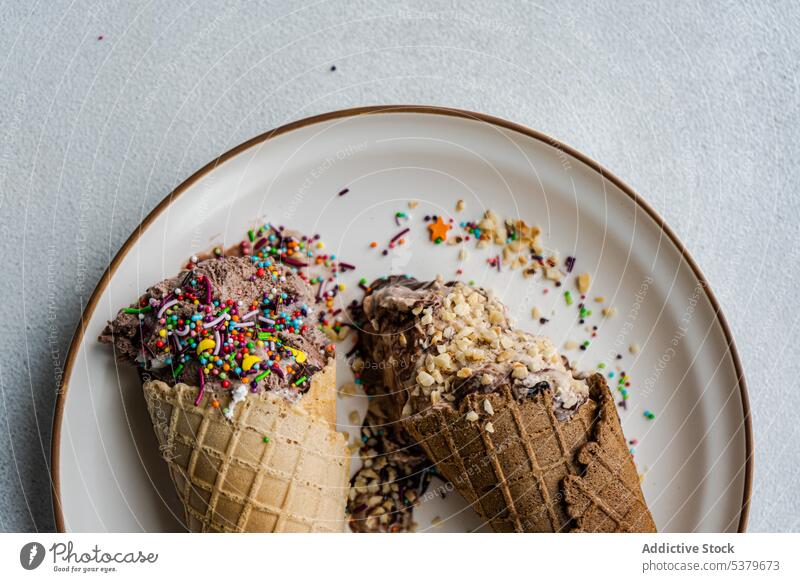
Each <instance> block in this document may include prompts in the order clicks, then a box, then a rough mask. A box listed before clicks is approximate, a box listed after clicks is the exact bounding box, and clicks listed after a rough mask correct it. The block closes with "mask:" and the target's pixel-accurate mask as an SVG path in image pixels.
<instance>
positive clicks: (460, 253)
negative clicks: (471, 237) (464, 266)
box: [458, 248, 469, 261]
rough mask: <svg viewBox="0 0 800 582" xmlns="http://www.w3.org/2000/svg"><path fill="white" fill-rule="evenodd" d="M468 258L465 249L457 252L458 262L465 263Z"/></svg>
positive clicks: (467, 252)
mask: <svg viewBox="0 0 800 582" xmlns="http://www.w3.org/2000/svg"><path fill="white" fill-rule="evenodd" d="M468 258H469V251H467V249H465V248H462V249H461V250H460V251H458V260H459V261H466V260H467V259H468Z"/></svg>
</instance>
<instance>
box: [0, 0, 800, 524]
mask: <svg viewBox="0 0 800 582" xmlns="http://www.w3.org/2000/svg"><path fill="white" fill-rule="evenodd" d="M756 4H758V6H756ZM761 4H762V3H753V2H700V1H694V2H664V3H659V2H641V3H640V2H636V3H634V2H619V3H616V2H588V1H587V2H583V1H570V2H564V1H559V2H552V3H551V2H543V3H540V4H534V3H532V2H502V3H501V2H486V1H483V2H425V3H423V2H417V1H396V2H368V1H359V2H325V1H321V2H313V3H312V2H296V3H294V2H291V3H290V2H252V1H251V2H245V1H241V2H233V1H228V2H219V3H217V2H214V3H212V2H203V1H199V2H189V1H182V0H170V1H162V2H155V1H154V2H101V1H99V0H97V1H94V2H91V1H90V2H84V1H75V2H59V1H55V0H47V1H44V2H34V1H14V0H10V1H6V2H3V4H2V8H0V221H2V222H0V226H1V227H2V245H3V247H2V251H3V255H4V256H5V257H6V260H7V263H6V266H5V267H4V268H3V270H2V275H1V280H0V297H1V298H2V301H3V310H2V311H3V314H4V317H3V320H4V323H3V325H2V326H0V346H2V348H0V349H2V360H0V388H1V389H2V405H1V406H0V433H1V434H2V445H1V446H0V466H2V471H0V530H3V531H15V530H34V529H36V530H49V529H52V527H53V522H52V510H51V505H50V490H49V476H48V463H49V460H48V458H49V445H50V436H51V435H50V432H51V422H52V415H53V408H54V394H55V377H56V374H57V368H58V366H59V365H60V363H61V362H63V359H64V357H65V352H66V347H67V345H68V343H69V340H70V337H71V335H72V332H73V330H74V328H75V325H76V322H77V320H78V317H79V314H80V312H81V310H82V304H83V303H84V302H85V301H86V299H87V298H88V296H89V294H90V293H91V291H92V289H93V288H94V286H95V284H96V283H97V281H98V279H99V277H100V274H101V273H102V271H103V269H104V268H105V267H106V265H107V264H108V262H109V260H110V258H111V257H112V256H113V255H114V253H115V252H116V251H117V249H118V248H119V247H120V245H121V244H122V242H123V240H124V239H125V238H126V237H127V236H128V235H129V234H130V232H131V231H132V230H133V229H134V227H135V226H136V225H137V224H138V223H139V221H140V220H141V219H142V218H143V216H144V215H145V214H146V213H147V212H148V211H149V210H150V209H152V208H153V206H154V205H155V204H156V203H157V202H158V201H159V200H160V199H161V198H162V197H163V196H165V195H166V194H167V193H168V192H169V191H170V190H171V189H172V188H173V187H175V186H176V185H177V184H178V183H179V182H180V181H181V180H183V179H184V178H185V177H186V176H188V175H189V174H190V173H192V172H193V171H194V170H195V169H197V168H199V167H200V166H201V165H203V164H205V163H206V162H207V161H209V160H211V159H212V158H214V157H215V156H217V155H218V154H220V153H222V152H224V151H225V150H227V149H229V148H230V147H232V146H234V145H236V144H238V143H239V142H241V141H243V140H245V139H247V138H249V137H251V136H253V135H255V134H258V133H261V132H263V131H264V130H266V129H268V128H271V127H274V126H277V125H280V124H283V123H285V122H287V121H290V120H294V119H298V118H301V117H305V116H307V115H310V114H314V113H320V112H324V111H329V110H333V109H340V108H345V107H351V106H355V105H366V104H378V103H424V104H435V105H446V106H453V107H461V108H466V109H472V110H476V111H482V112H486V113H491V114H494V115H498V116H501V117H505V118H508V119H511V120H514V121H518V122H521V123H523V124H527V125H529V126H531V127H534V128H537V129H539V130H541V131H544V132H546V133H548V134H550V135H552V136H555V137H557V138H559V139H561V140H563V141H565V142H566V143H568V144H570V145H572V146H574V147H576V148H578V149H579V150H581V151H583V152H585V153H586V154H588V155H589V156H591V157H593V158H595V159H597V160H599V161H600V162H601V163H603V164H604V165H606V166H607V167H608V168H610V169H611V170H612V171H614V172H615V173H616V174H618V175H619V176H621V177H622V178H623V179H624V180H626V181H627V182H628V183H629V184H631V185H632V186H633V187H634V188H635V189H636V190H638V191H639V192H640V193H641V194H642V195H643V196H644V197H645V198H646V199H647V200H648V201H649V202H650V203H651V204H652V205H654V206H655V208H656V209H657V210H658V211H659V212H660V213H661V214H662V215H663V216H664V217H665V218H666V220H667V221H668V222H669V223H670V224H671V225H672V226H673V228H674V229H675V230H676V231H677V233H678V235H679V236H680V237H681V238H682V239H683V241H684V242H685V243H686V245H687V246H688V248H689V250H690V251H691V252H692V253H693V255H694V257H695V258H696V259H697V261H698V262H699V264H700V266H701V267H702V269H703V270H704V271H705V273H706V275H707V276H708V279H709V280H710V282H711V285H712V288H713V289H714V290H715V291H716V293H717V295H718V297H719V299H720V301H721V303H722V306H723V309H724V311H725V313H726V314H727V316H728V319H729V321H730V323H731V325H732V327H733V331H734V333H735V336H736V338H737V341H738V346H739V349H740V352H741V356H742V359H743V362H744V366H745V372H746V374H747V376H748V380H749V384H750V397H751V401H752V406H753V413H754V426H755V440H756V473H755V486H754V491H753V507H752V513H751V520H750V530H751V531H770V530H778V531H781V530H798V529H800V510H798V507H800V493H799V492H800V489H798V487H797V483H798V481H800V448H799V447H798V446H797V442H796V441H795V438H796V437H797V436H798V431H797V421H796V414H797V411H798V409H800V387H799V386H798V382H797V380H796V378H797V375H798V372H800V366H799V365H798V358H797V353H796V352H795V351H794V349H795V348H796V342H797V339H798V330H797V323H798V309H797V307H796V299H795V296H796V289H797V285H798V283H800V277H798V275H800V264H798V218H800V196H798V193H797V184H798V183H800V175H799V173H800V164H798V158H799V157H800V155H799V154H800V132H798V131H797V129H798V114H799V112H798V91H797V88H798V87H797V85H798V79H797V74H798V62H800V61H799V60H798V48H799V47H800V41H798V36H797V30H798V24H800V9H799V8H798V5H797V3H792V2H788V1H787V2H775V3H773V5H772V6H771V7H766V6H762V5H761ZM101 35H102V37H103V38H102V40H99V39H98V37H99V36H101ZM333 63H335V64H336V66H337V71H336V72H331V71H330V70H329V69H330V66H331V64H333ZM53 243H55V248H56V249H57V251H56V252H49V250H48V249H50V248H51V247H52V245H53Z"/></svg>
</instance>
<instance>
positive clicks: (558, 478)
mask: <svg viewBox="0 0 800 582" xmlns="http://www.w3.org/2000/svg"><path fill="white" fill-rule="evenodd" d="M589 383H590V398H589V400H587V401H586V402H585V403H584V404H583V405H582V406H581V407H580V408H579V409H578V410H577V412H576V413H575V414H574V415H573V416H572V417H571V418H570V419H569V420H558V419H557V418H556V417H555V414H554V412H553V404H552V396H551V395H550V391H549V390H545V391H543V392H542V393H540V394H538V395H536V396H535V397H533V398H526V399H525V400H524V401H522V402H520V401H518V400H517V399H516V398H514V396H513V394H512V393H511V390H510V389H509V388H508V387H503V388H500V389H499V390H497V391H494V392H492V393H490V394H487V395H479V394H470V395H469V396H467V397H466V398H465V399H464V400H463V401H462V402H461V403H460V406H459V407H458V409H451V408H443V407H439V408H432V409H429V410H428V411H426V412H423V413H422V414H419V415H417V416H414V417H409V418H407V419H405V420H404V421H403V422H404V426H405V427H406V428H407V430H408V431H409V432H410V433H411V435H412V436H414V438H415V439H416V440H417V441H418V442H419V443H420V444H421V445H422V447H423V448H424V449H425V451H426V453H427V454H428V456H429V457H430V458H431V460H432V461H433V462H434V463H436V466H437V468H438V469H439V471H440V472H441V473H442V474H443V475H444V476H445V477H446V478H447V479H448V480H449V481H450V482H451V483H452V484H453V485H454V486H455V487H456V489H457V490H458V491H459V492H460V493H461V494H462V495H463V496H464V497H465V498H466V499H467V501H469V502H470V503H471V504H472V506H473V507H474V508H475V510H476V511H477V512H478V513H479V514H480V515H481V517H482V518H483V519H484V520H486V521H487V522H488V523H489V524H490V525H491V527H492V528H493V529H494V530H495V531H499V532H514V531H516V532H565V531H571V530H573V529H580V530H586V531H655V524H654V523H653V519H652V517H651V516H650V512H649V511H648V510H647V506H646V505H645V502H644V497H643V495H642V492H641V488H640V487H639V480H638V477H637V476H636V468H635V466H634V464H633V461H632V459H631V457H630V454H629V453H628V450H627V447H626V445H625V441H624V438H622V431H621V429H620V427H619V418H618V416H617V413H616V410H615V409H614V402H613V399H612V398H611V394H610V392H609V391H608V387H607V386H606V384H605V381H604V380H603V378H602V376H600V375H595V376H593V377H592V378H590V380H589ZM487 399H488V401H489V402H490V403H491V408H492V410H493V411H494V414H493V415H492V417H491V421H490V422H491V431H489V430H487V428H486V424H485V422H475V421H470V420H468V416H467V415H468V413H469V412H470V411H473V412H475V413H476V414H477V413H478V412H479V411H480V412H483V409H484V406H481V405H480V404H481V403H483V402H484V401H485V400H487ZM483 416H485V414H484V415H483ZM601 460H602V462H601ZM584 465H588V469H589V470H588V471H585V470H584ZM620 492H624V495H618V496H617V497H615V498H613V499H611V497H614V495H616V494H618V493H620Z"/></svg>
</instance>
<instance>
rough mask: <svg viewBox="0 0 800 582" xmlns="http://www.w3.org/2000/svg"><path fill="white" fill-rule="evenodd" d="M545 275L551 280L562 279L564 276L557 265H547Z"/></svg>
mask: <svg viewBox="0 0 800 582" xmlns="http://www.w3.org/2000/svg"><path fill="white" fill-rule="evenodd" d="M544 276H545V278H547V279H549V280H550V281H560V280H561V277H562V275H561V271H559V270H558V269H557V268H556V267H545V268H544Z"/></svg>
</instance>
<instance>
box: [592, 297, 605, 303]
mask: <svg viewBox="0 0 800 582" xmlns="http://www.w3.org/2000/svg"><path fill="white" fill-rule="evenodd" d="M605 300H606V298H605V297H603V296H602V295H598V296H597V297H595V298H594V301H595V303H602V302H603V301H605Z"/></svg>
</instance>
